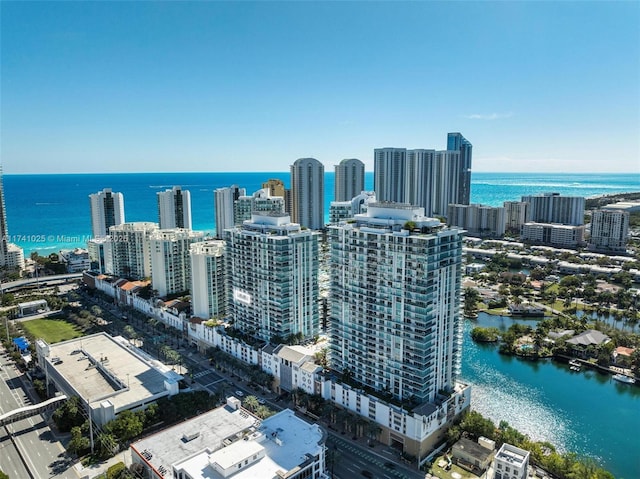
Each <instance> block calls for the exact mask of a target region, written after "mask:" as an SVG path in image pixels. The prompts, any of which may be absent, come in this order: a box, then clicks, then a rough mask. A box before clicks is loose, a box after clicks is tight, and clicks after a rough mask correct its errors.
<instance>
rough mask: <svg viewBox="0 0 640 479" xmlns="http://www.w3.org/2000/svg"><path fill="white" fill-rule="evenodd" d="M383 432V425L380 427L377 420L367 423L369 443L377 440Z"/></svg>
mask: <svg viewBox="0 0 640 479" xmlns="http://www.w3.org/2000/svg"><path fill="white" fill-rule="evenodd" d="M381 432H382V427H380V425H379V424H378V423H377V422H375V421H369V422H368V423H367V437H368V438H369V443H371V441H377V440H378V437H379V436H380V433H381Z"/></svg>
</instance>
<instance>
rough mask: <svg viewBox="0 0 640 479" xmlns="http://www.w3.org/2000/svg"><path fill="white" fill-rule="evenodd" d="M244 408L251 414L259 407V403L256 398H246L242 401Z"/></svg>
mask: <svg viewBox="0 0 640 479" xmlns="http://www.w3.org/2000/svg"><path fill="white" fill-rule="evenodd" d="M243 405H244V407H245V408H246V409H248V410H249V411H251V412H255V411H256V410H257V409H258V406H260V403H259V402H258V398H257V397H255V396H247V397H246V398H245V399H244V404H243Z"/></svg>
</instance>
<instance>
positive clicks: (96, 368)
mask: <svg viewBox="0 0 640 479" xmlns="http://www.w3.org/2000/svg"><path fill="white" fill-rule="evenodd" d="M49 348H50V353H49V357H48V358H47V359H48V361H49V362H50V363H51V367H53V368H55V369H56V371H57V372H58V373H59V374H60V375H61V376H62V377H63V378H64V379H65V380H66V381H67V383H69V385H70V386H71V387H72V388H73V389H74V390H75V391H76V392H77V393H78V394H79V395H80V396H81V397H82V398H83V399H84V400H88V401H90V402H91V403H97V402H100V401H102V400H106V399H108V400H109V401H110V402H111V403H112V404H113V405H114V407H115V409H116V411H118V410H119V409H122V408H127V406H128V405H129V404H135V403H139V402H141V401H144V399H146V398H149V397H152V396H155V395H157V394H160V393H162V392H164V391H165V390H166V388H165V381H169V382H174V381H179V380H180V379H181V378H182V377H181V376H180V375H178V374H177V373H175V372H174V371H172V370H171V369H169V368H168V367H167V366H165V365H164V364H162V363H160V362H159V361H157V360H154V359H153V358H150V357H146V355H145V354H144V353H143V352H141V351H139V350H137V349H136V348H134V347H132V346H131V345H129V343H128V342H127V341H126V340H125V339H124V338H122V337H116V338H114V337H111V336H109V335H108V334H106V333H98V334H94V335H91V336H84V337H82V338H76V339H72V340H69V341H64V342H61V343H57V344H52V345H50V346H49Z"/></svg>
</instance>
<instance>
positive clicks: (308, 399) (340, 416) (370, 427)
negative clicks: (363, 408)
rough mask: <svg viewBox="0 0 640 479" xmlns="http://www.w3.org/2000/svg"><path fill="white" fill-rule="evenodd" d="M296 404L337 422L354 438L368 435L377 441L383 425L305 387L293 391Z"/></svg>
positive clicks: (329, 421)
mask: <svg viewBox="0 0 640 479" xmlns="http://www.w3.org/2000/svg"><path fill="white" fill-rule="evenodd" d="M291 398H292V400H293V404H294V406H295V407H296V408H297V409H299V410H301V411H302V412H305V413H307V414H308V413H311V414H312V415H313V416H316V417H317V418H319V419H322V420H325V421H326V422H327V423H329V424H330V425H331V424H335V425H336V426H338V427H339V428H340V430H341V431H342V433H344V434H347V433H349V434H352V435H353V437H354V438H361V437H364V436H366V437H367V438H368V439H369V441H377V440H378V438H379V437H380V434H381V433H382V427H381V426H380V425H379V424H378V423H376V422H375V421H372V420H370V419H367V418H365V417H364V416H361V415H360V414H356V413H354V412H353V411H350V410H349V409H345V408H341V407H339V406H337V405H335V404H334V403H332V402H330V401H327V400H325V399H324V398H323V397H322V396H320V395H319V394H309V393H308V392H306V391H305V390H303V389H300V388H296V389H294V390H293V391H291Z"/></svg>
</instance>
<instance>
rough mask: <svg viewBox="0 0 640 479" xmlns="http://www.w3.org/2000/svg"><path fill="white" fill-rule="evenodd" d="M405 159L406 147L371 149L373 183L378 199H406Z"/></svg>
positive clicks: (400, 200) (402, 201) (404, 200)
mask: <svg viewBox="0 0 640 479" xmlns="http://www.w3.org/2000/svg"><path fill="white" fill-rule="evenodd" d="M406 160H407V149H406V148H376V149H375V150H374V151H373V162H374V163H373V185H374V190H375V192H376V198H377V199H378V201H392V202H395V203H405V202H406V201H407V199H406V198H407V174H406V169H407V165H406V163H407V161H406Z"/></svg>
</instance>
